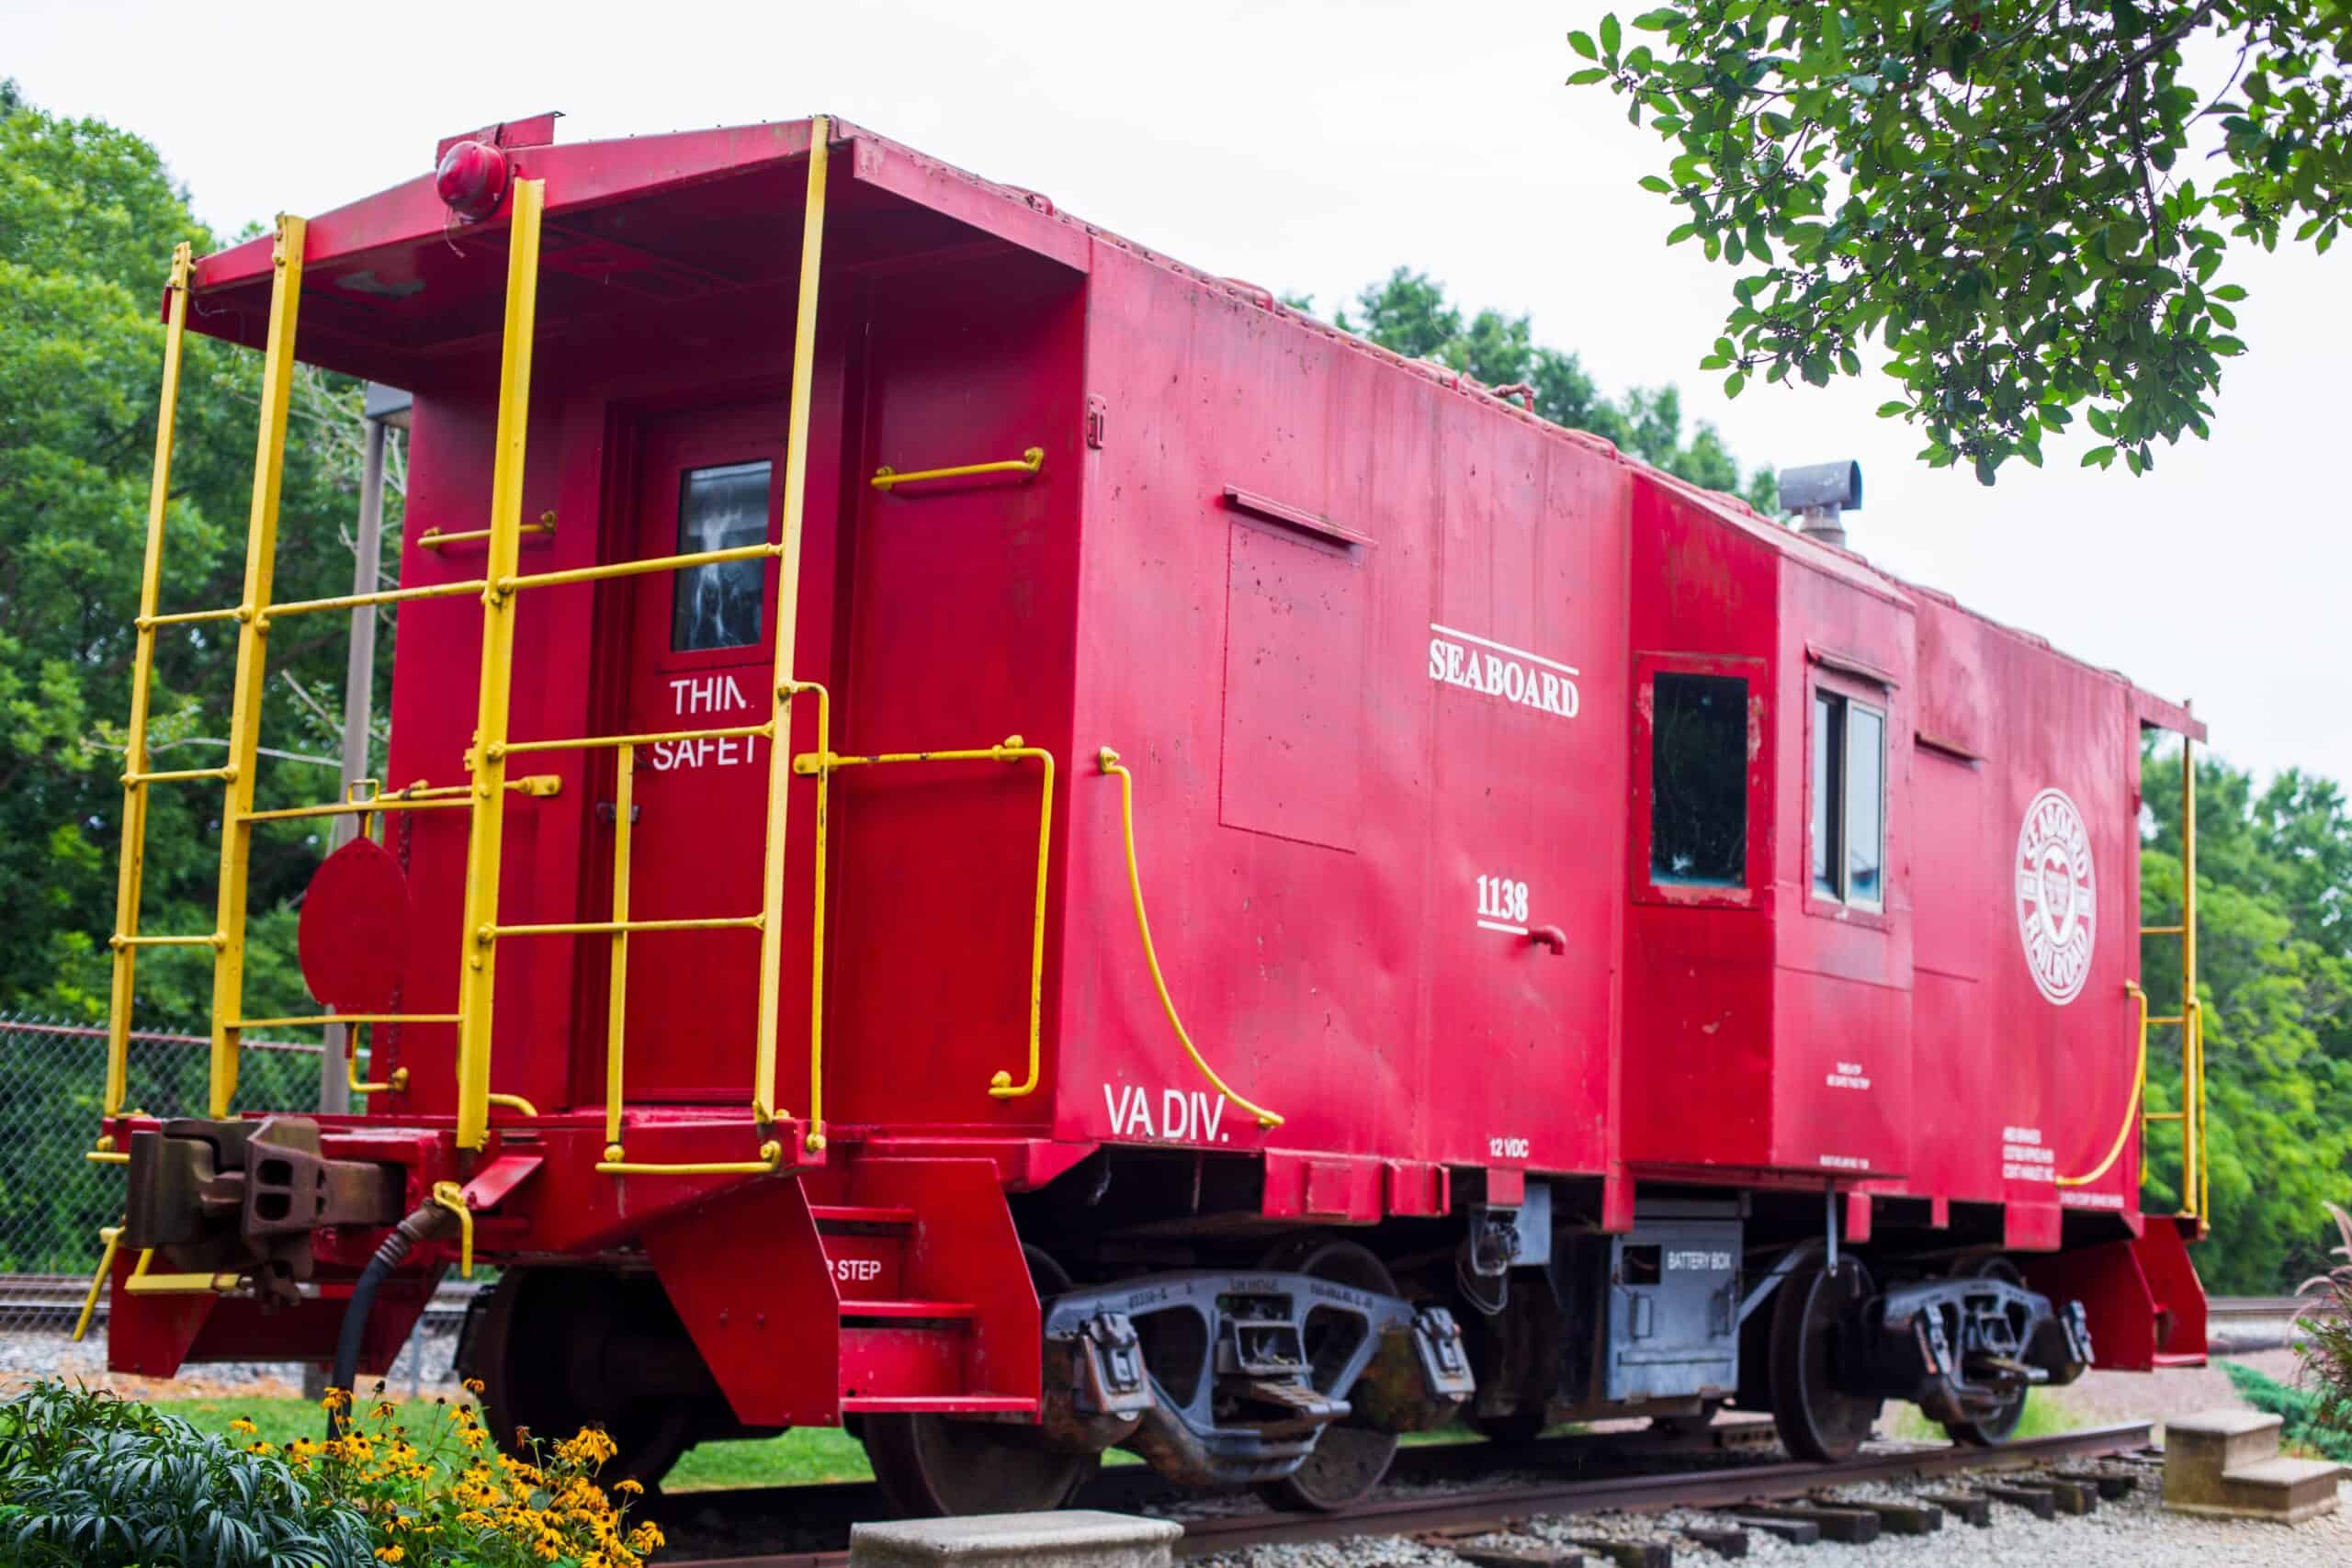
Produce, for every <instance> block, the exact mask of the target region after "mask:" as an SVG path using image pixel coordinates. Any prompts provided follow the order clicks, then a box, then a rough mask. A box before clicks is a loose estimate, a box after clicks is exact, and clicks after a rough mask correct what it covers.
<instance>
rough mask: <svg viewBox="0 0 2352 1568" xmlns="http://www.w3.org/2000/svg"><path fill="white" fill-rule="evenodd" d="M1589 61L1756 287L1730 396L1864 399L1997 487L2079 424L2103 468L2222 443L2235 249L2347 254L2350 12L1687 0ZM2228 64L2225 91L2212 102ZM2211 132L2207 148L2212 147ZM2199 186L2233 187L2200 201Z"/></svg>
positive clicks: (1589, 50) (2324, 6)
mask: <svg viewBox="0 0 2352 1568" xmlns="http://www.w3.org/2000/svg"><path fill="white" fill-rule="evenodd" d="M1630 26H1631V28H1632V30H1633V31H1634V32H1636V33H1647V34H1652V35H1656V38H1657V41H1656V42H1654V43H1653V42H1643V41H1636V42H1633V43H1631V44H1630V46H1629V45H1628V41H1627V39H1626V36H1625V35H1626V30H1627V25H1626V24H1623V23H1621V22H1620V21H1619V19H1618V18H1617V17H1616V16H1614V15H1613V14H1612V15H1611V16H1608V17H1603V18H1602V20H1601V23H1600V28H1599V29H1598V36H1597V37H1596V36H1594V35H1592V34H1587V33H1584V32H1572V33H1570V34H1569V35H1568V42H1569V45H1570V47H1571V48H1572V49H1573V50H1574V51H1576V53H1577V54H1578V55H1580V56H1582V57H1583V59H1584V60H1586V61H1588V62H1590V63H1589V64H1587V65H1583V66H1581V67H1580V68H1579V69H1577V71H1576V72H1575V73H1574V74H1572V75H1571V76H1570V77H1569V78H1568V81H1569V84H1570V85H1577V86H1583V85H1603V84H1605V85H1607V86H1608V87H1609V88H1610V89H1611V91H1612V92H1614V93H1617V94H1619V95H1621V96H1624V97H1625V98H1626V99H1627V100H1628V104H1627V114H1628V118H1631V119H1632V120H1634V122H1635V123H1637V124H1638V123H1640V121H1641V120H1642V118H1643V116H1644V114H1645V112H1646V114H1647V116H1648V119H1649V123H1650V124H1651V125H1652V126H1653V127H1654V128H1655V129H1656V130H1657V131H1658V133H1659V135H1660V136H1661V137H1663V138H1664V139H1665V140H1666V141H1668V144H1669V146H1670V147H1671V148H1672V149H1673V152H1672V153H1671V155H1670V157H1669V159H1668V165H1667V169H1666V172H1665V173H1664V174H1662V175H1660V174H1651V175H1645V176H1644V177H1643V179H1642V182H1641V183H1642V185H1643V186H1645V188H1647V189H1650V190H1653V191H1656V192H1657V193H1658V194H1660V195H1662V196H1665V197H1668V199H1669V200H1671V201H1672V202H1673V203H1674V205H1675V206H1677V207H1679V208H1680V209H1683V220H1682V221H1681V222H1680V223H1679V225H1678V226H1677V227H1676V228H1675V229H1674V230H1673V231H1672V232H1671V233H1669V234H1668V242H1667V243H1669V244H1677V243H1683V242H1685V241H1690V240H1696V241H1698V242H1699V243H1700V244H1701V245H1702V247H1703V248H1704V250H1705V252H1706V254H1707V256H1708V258H1709V259H1710V260H1722V261H1724V262H1727V263H1729V264H1730V265H1734V266H1736V267H1739V268H1740V269H1741V276H1739V277H1738V279H1737V280H1736V282H1735V283H1734V285H1733V287H1732V306H1731V309H1730V310H1729V311H1728V312H1727V313H1726V315H1725V318H1724V333H1723V335H1722V336H1721V337H1719V338H1718V339H1717V340H1716V342H1715V344H1714V350H1713V353H1712V354H1710V355H1708V356H1707V357H1706V358H1705V359H1704V360H1703V361H1702V367H1703V368H1707V369H1714V370H1723V371H1724V372H1726V376H1725V379H1724V390H1725V391H1726V392H1727V393H1729V394H1730V395H1732V396H1735V397H1736V396H1737V395H1738V393H1739V391H1740V389H1742V388H1743V387H1745V386H1746V385H1747V382H1748V381H1749V380H1750V379H1752V378H1756V377H1758V376H1761V377H1762V378H1764V379H1766V380H1767V381H1773V382H1781V381H1787V380H1789V379H1790V378H1797V379H1799V380H1803V381H1805V382H1809V383H1811V384H1813V385H1815V386H1821V385H1826V383H1827V382H1828V380H1829V378H1831V377H1832V376H1834V375H1838V374H1844V375H1849V376H1854V375H1860V373H1861V371H1862V367H1863V350H1864V346H1865V344H1867V343H1869V341H1870V340H1871V339H1872V338H1875V339H1876V340H1877V343H1878V345H1879V350H1880V352H1882V353H1883V355H1885V357H1886V361H1887V363H1886V369H1887V371H1888V373H1889V374H1890V375H1892V376H1893V377H1894V378H1896V379H1897V380H1898V381H1899V382H1900V384H1901V387H1902V395H1901V396H1900V397H1898V398H1895V399H1894V400H1890V401H1888V402H1886V403H1884V404H1883V405H1882V406H1881V407H1880V410H1879V412H1880V413H1881V414H1882V415H1884V416H1887V417H1891V418H1892V417H1900V418H1903V419H1905V420H1908V421H1910V422H1912V423H1916V424H1917V425H1919V426H1920V427H1921V428H1922V429H1923V430H1924V431H1925V433H1926V434H1927V437H1928V445H1927V447H1926V449H1925V450H1924V451H1923V452H1922V453H1921V454H1920V456H1921V457H1924V458H1925V459H1926V460H1927V461H1928V463H1930V464H1932V465H1935V466H1937V467H1943V466H1948V465H1951V464H1953V463H1959V462H1966V463H1968V464H1969V465H1970V466H1971V467H1972V468H1973V469H1974V471H1975V473H1976V476H1977V478H1978V479H1982V480H1983V481H1984V482H1985V483H1986V484H1990V483H1992V482H1993V479H1994V476H1995V473H1996V470H1997V469H1998V468H2000V466H2001V464H2002V463H2004V462H2006V461H2007V459H2009V458H2010V457H2023V458H2024V459H2025V460H2026V461H2027V462H2029V463H2032V464H2034V465H2036V466H2039V465H2040V464H2041V446H2042V442H2043V440H2044V438H2045V437H2047V436H2049V435H2052V434H2056V433H2058V432H2061V431H2064V430H2065V429H2066V428H2067V427H2068V426H2069V425H2071V424H2072V423H2074V421H2075V415H2076V412H2077V411H2078V410H2079V411H2081V412H2082V415H2083V417H2084V419H2085V421H2086V423H2088V425H2089V426H2090V428H2091V430H2092V431H2093V432H2095V433H2096V434H2098V436H2100V437H2101V438H2102V440H2101V442H2100V444H2098V445H2097V446H2092V447H2091V448H2090V449H2089V450H2088V451H2087V452H2086V453H2085V454H2084V457H2083V462H2084V464H2085V465H2086V466H2088V465H2091V464H2097V465H2098V466H2099V467H2101V468H2106V467H2109V466H2112V465H2113V464H2114V463H2115V461H2116V460H2117V459H2118V458H2119V457H2120V458H2121V459H2122V461H2123V463H2124V465H2125V467H2126V468H2129V469H2130V470H2131V472H2133V473H2141V472H2144V471H2145V470H2146V469H2147V468H2149V467H2151V466H2152V465H2153V463H2154V444H2155V443H2156V442H2157V441H2158V440H2162V441H2165V442H2167V443H2172V442H2177V441H2178V440H2179V439H2180V437H2181V435H2182V434H2184V433H2192V432H2193V433H2194V434H2197V435H2199V436H2204V435H2207V434H2210V421H2211V418H2212V414H2213V410H2212V406H2211V398H2212V396H2213V394H2214V392H2215V391H2216V389H2218V388H2219V386H2220V384H2221V372H2222V361H2224V360H2226V359H2229V358H2232V357H2233V356H2235V355H2239V354H2242V353H2244V352H2245V344H2243V343H2241V342H2240V341H2239V340H2238V339H2237V338H2236V337H2235V336H2234V335H2233V332H2234V329H2235V327H2236V324H2237V322H2236V318H2235V316H2234V314H2233V311H2232V310H2231V307H2232V306H2233V305H2234V304H2235V303H2236V302H2237V301H2239V300H2241V299H2244V298H2245V289H2244V288H2240V287H2238V286H2237V285H2235V284H2231V283H2226V282H2221V281H2218V277H2219V275H2220V273H2221V271H2222V266H2223V264H2224V261H2225V258H2226V254H2227V252H2228V249H2229V246H2230V243H2231V242H2232V241H2233V240H2237V241H2249V242H2252V243H2258V244H2260V245H2262V246H2264V247H2265V248H2266V249H2276V248H2277V246H2278V241H2279V239H2280V237H2281V235H2282V234H2283V235H2290V236H2291V242H2292V243H2306V242H2307V243H2311V244H2312V246H2313V248H2314V249H2315V250H2317V251H2320V252H2323V253H2324V252H2325V251H2326V250H2327V249H2328V248H2329V246H2330V245H2331V244H2333V243H2334V242H2335V237H2336V235H2337V233H2338V232H2339V231H2340V230H2341V228H2342V225H2343V222H2344V220H2345V217H2346V191H2347V187H2352V6H2347V4H2346V0H2201V3H2200V0H2174V3H2172V4H2165V3H2163V0H1974V3H1971V0H1929V3H1928V4H1926V5H1917V4H1909V3H1905V0H1826V3H1818V4H1816V3H1808V0H1673V3H1670V4H1668V5H1665V6H1659V7H1657V9H1654V10H1651V11H1647V12H1645V13H1643V14H1642V15H1640V16H1637V17H1634V19H1633V21H1632V23H1631V24H1630ZM2192 58H2193V59H2194V60H2195V61H2196V62H2198V64H2199V67H2202V66H2205V65H2208V64H2210V65H2211V72H2210V74H2211V77H2212V78H2213V81H2212V82H2211V87H2210V90H2208V91H2199V88H2198V87H2197V86H2196V85H2194V83H2193V82H2192V80H2191V78H2192V77H2193V76H2195V75H2196V74H2198V71H2197V70H2194V69H2192V68H2191V65H2190V64H2189V63H2188V62H2190V61H2191V60H2192ZM2208 122H2211V123H2210V124H2209V123H2208ZM2192 165H2211V167H2212V169H2213V171H2214V172H2213V173H2211V174H2210V175H2207V177H2206V183H2204V184H2201V185H2200V184H2199V181H2198V179H2197V178H2195V177H2193V176H2192V174H2191V172H2190V171H2191V168H2192Z"/></svg>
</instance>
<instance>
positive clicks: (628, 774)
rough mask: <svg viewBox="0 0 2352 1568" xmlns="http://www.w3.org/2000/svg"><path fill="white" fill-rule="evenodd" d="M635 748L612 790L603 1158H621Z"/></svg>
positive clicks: (627, 750)
mask: <svg viewBox="0 0 2352 1568" xmlns="http://www.w3.org/2000/svg"><path fill="white" fill-rule="evenodd" d="M636 795H637V748H636V747H634V746H631V745H628V744H627V743H626V742H624V743H623V744H622V746H621V748H620V761H619V771H618V773H617V774H616V783H615V784H614V789H613V970H612V985H611V987H609V994H608V995H607V997H606V999H605V1158H606V1159H607V1160H617V1159H619V1158H620V1157H621V1042H622V1039H623V1037H624V1036H625V1035H626V1034H627V1032H628V1028H627V1025H628V846H629V836H630V833H629V829H630V822H629V818H630V816H631V815H632V814H633V813H634V812H635V811H636V809H637V800H636Z"/></svg>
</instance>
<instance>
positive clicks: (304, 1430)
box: [154, 1399, 874, 1492]
mask: <svg viewBox="0 0 2352 1568" xmlns="http://www.w3.org/2000/svg"><path fill="white" fill-rule="evenodd" d="M398 1403H399V1404H401V1407H402V1414H401V1416H396V1417H394V1419H396V1420H400V1421H403V1422H405V1423H407V1424H408V1425H411V1426H415V1427H421V1426H422V1425H423V1424H424V1423H426V1422H434V1421H444V1420H447V1416H443V1415H442V1414H441V1409H440V1406H439V1405H438V1404H437V1403H436V1402H435V1401H432V1400H418V1401H409V1400H402V1401H399V1402H398ZM154 1404H155V1408H156V1409H158V1410H162V1411H165V1412H167V1413H169V1414H171V1415H174V1416H178V1417H180V1418H181V1419H182V1420H184V1421H186V1422H187V1423H188V1424H189V1425H190V1426H193V1427H196V1428H197V1430H198V1431H200V1432H217V1433H220V1434H222V1435H224V1436H225V1435H226V1434H227V1433H228V1430H229V1423H230V1422H232V1421H233V1420H235V1419H236V1418H237V1417H238V1416H243V1417H245V1418H246V1419H247V1420H249V1421H251V1422H252V1423H253V1424H254V1426H255V1427H259V1428H260V1429H261V1438H262V1440H263V1441H265V1442H271V1443H276V1444H277V1445H279V1446H280V1447H283V1446H284V1445H285V1444H287V1443H288V1442H291V1441H292V1440H293V1439H294V1438H323V1437H325V1436H326V1416H325V1414H324V1413H323V1412H322V1411H321V1410H320V1409H319V1407H318V1406H317V1405H316V1404H311V1402H310V1401H309V1400H307V1399H159V1400H157V1401H155V1402H154ZM551 1435H553V1436H560V1437H569V1436H570V1435H571V1434H569V1433H557V1434H551ZM247 1440H250V1439H247ZM873 1473H874V1472H872V1471H871V1470H869V1469H867V1468H866V1464H865V1449H863V1448H862V1447H860V1446H859V1444H858V1441H857V1439H856V1438H853V1437H851V1436H849V1434H847V1433H846V1432H842V1431H838V1430H831V1429H825V1428H819V1427H810V1428H808V1429H806V1430H803V1431H796V1432H786V1433H785V1434H784V1435H783V1436H782V1437H779V1438H748V1439H745V1440H742V1441H739V1442H726V1443H703V1444H700V1445H699V1446H697V1447H695V1448H693V1449H689V1450H687V1451H686V1453H685V1455H684V1457H683V1458H681V1459H680V1460H679V1461H678V1464H677V1468H676V1469H674V1470H673V1471H671V1472H670V1475H669V1478H668V1479H667V1480H666V1481H664V1482H663V1483H662V1490H664V1491H667V1492H698V1491H706V1490H709V1489H712V1488H716V1487H725V1486H798V1485H803V1484H806V1483H810V1482H817V1481H865V1480H867V1479H869V1478H870V1477H871V1476H872V1475H873Z"/></svg>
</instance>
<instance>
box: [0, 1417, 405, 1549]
mask: <svg viewBox="0 0 2352 1568" xmlns="http://www.w3.org/2000/svg"><path fill="white" fill-rule="evenodd" d="M374 1545H375V1542H374V1540H373V1539H372V1535H371V1531H370V1530H369V1529H368V1523H367V1521H366V1520H365V1519H364V1518H362V1517H361V1516H360V1514H359V1513H358V1512H357V1511H356V1510H355V1509H353V1508H349V1507H345V1506H342V1505H340V1504H339V1503H337V1502H336V1501H335V1500H334V1496H333V1495H332V1492H331V1490H330V1488H329V1487H328V1486H327V1485H326V1484H325V1483H323V1480H322V1478H321V1477H318V1476H314V1475H305V1474H303V1473H302V1472H300V1469H299V1468H298V1467H297V1466H296V1465H294V1464H292V1463H291V1462H289V1461H288V1460H286V1459H284V1458H282V1457H279V1456H277V1455H275V1454H267V1453H256V1452H252V1451H249V1450H241V1449H238V1448H235V1447H233V1446H232V1445H231V1444H230V1443H229V1442H227V1441H224V1440H223V1439H221V1438H215V1437H207V1436H205V1435H204V1434H202V1433H200V1432H198V1431H197V1430H196V1429H195V1428H194V1427H190V1426H189V1425H188V1424H187V1422H185V1421H181V1420H178V1419H176V1418H175V1417H173V1416H165V1415H163V1414H162V1413H160V1412H158V1411H155V1410H152V1409H150V1408H148V1407H147V1406H145V1405H141V1404H132V1403H130V1402H128V1401H125V1400H121V1399H118V1398H116V1397H115V1396H114V1395H112V1394H108V1393H91V1392H89V1391H87V1390H85V1389H81V1388H74V1387H69V1386H67V1385H66V1384H64V1383H62V1382H42V1383H38V1384H35V1385H34V1386H33V1387H31V1388H29V1389H28V1390H26V1391H25V1392H24V1393H19V1394H17V1395H16V1396H15V1397H13V1398H11V1399H9V1400H7V1401H6V1402H5V1403H0V1552H5V1553H6V1556H7V1560H8V1561H10V1562H20V1563H24V1564H26V1565H27V1568H137V1565H140V1564H155V1563H165V1562H168V1563H175V1564H183V1565H185V1568H360V1565H362V1564H370V1563H372V1562H374V1561H375V1558H374Z"/></svg>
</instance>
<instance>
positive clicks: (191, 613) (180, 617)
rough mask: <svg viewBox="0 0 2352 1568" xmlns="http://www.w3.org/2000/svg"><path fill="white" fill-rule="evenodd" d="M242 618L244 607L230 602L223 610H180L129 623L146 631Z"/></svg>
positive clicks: (243, 616) (240, 619)
mask: <svg viewBox="0 0 2352 1568" xmlns="http://www.w3.org/2000/svg"><path fill="white" fill-rule="evenodd" d="M244 618H245V607H244V606H243V604H232V605H231V606H230V607H229V608H227V609H225V610H181V611H177V612H175V614H172V615H145V616H141V618H140V619H138V620H137V621H134V622H132V623H131V624H132V625H133V626H137V627H138V628H139V629H140V630H141V631H147V630H150V629H152V628H153V627H155V626H194V625H195V624H196V623H198V621H242V620H243V619H244Z"/></svg>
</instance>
